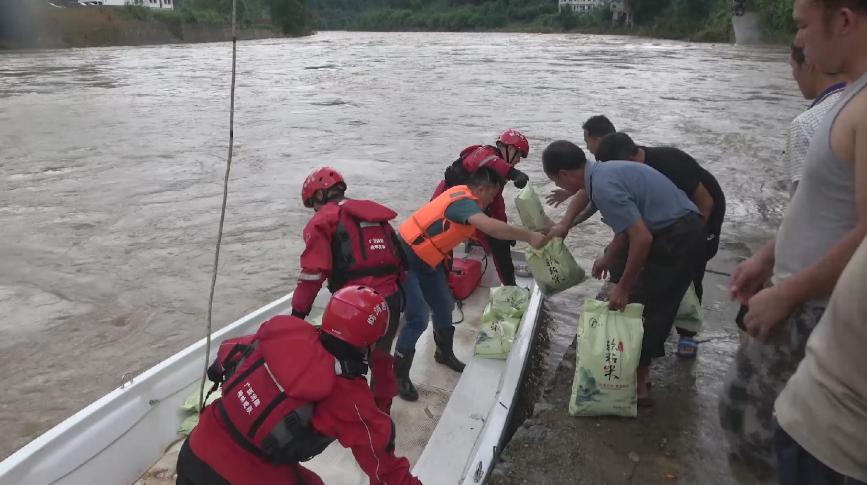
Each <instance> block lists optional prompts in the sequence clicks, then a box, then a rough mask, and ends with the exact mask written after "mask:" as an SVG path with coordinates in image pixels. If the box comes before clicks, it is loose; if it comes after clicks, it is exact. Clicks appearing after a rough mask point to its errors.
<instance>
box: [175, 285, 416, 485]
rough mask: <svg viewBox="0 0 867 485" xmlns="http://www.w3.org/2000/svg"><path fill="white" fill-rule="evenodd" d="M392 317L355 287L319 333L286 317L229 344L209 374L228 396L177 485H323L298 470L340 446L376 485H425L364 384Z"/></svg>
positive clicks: (209, 418)
mask: <svg viewBox="0 0 867 485" xmlns="http://www.w3.org/2000/svg"><path fill="white" fill-rule="evenodd" d="M389 317H390V313H389V309H388V303H387V302H386V300H385V298H384V297H383V296H382V295H380V294H379V293H378V292H377V291H376V290H374V289H373V288H370V287H366V286H347V287H345V288H343V289H341V290H339V291H337V292H336V293H335V294H334V295H333V296H332V298H331V301H330V302H329V303H328V306H327V307H326V308H325V314H324V315H323V317H322V328H321V329H317V328H316V327H314V326H312V325H310V324H308V323H307V322H305V321H304V320H302V319H300V318H297V317H294V316H290V315H279V316H276V317H274V318H272V319H270V320H268V321H267V322H265V323H263V324H262V326H261V327H259V330H258V331H257V332H256V334H254V335H248V336H244V337H238V338H234V339H229V340H227V341H224V342H223V343H222V344H221V345H220V349H219V351H218V354H217V359H216V361H215V363H214V364H213V365H212V366H211V368H209V369H208V377H209V378H210V379H211V380H213V381H214V382H215V383H219V385H220V389H221V391H222V396H221V397H220V398H218V399H217V400H216V401H214V402H213V403H211V404H209V405H208V406H206V407H205V408H204V409H203V410H202V413H201V415H200V417H199V424H198V425H197V426H196V427H195V428H194V429H193V432H192V433H191V434H190V436H189V438H187V440H186V441H185V442H184V444H183V446H182V447H181V451H180V453H179V455H178V465H177V482H176V483H177V485H261V484H268V485H294V484H305V485H314V484H322V483H323V482H322V480H321V479H320V478H319V476H318V475H316V474H315V473H314V472H312V471H311V470H309V469H307V468H305V467H303V466H301V465H300V463H301V462H304V461H307V460H309V459H311V458H312V457H314V456H316V455H318V454H319V453H321V452H322V451H323V450H325V448H326V447H328V445H329V444H331V442H333V441H334V440H335V439H336V440H338V441H339V442H340V444H341V445H343V446H344V447H346V448H350V449H351V450H352V453H353V455H355V459H356V460H357V461H358V464H359V466H360V467H361V469H362V470H364V472H365V473H366V474H367V475H368V476H369V477H370V483H371V484H374V485H376V484H383V485H384V484H389V485H397V484H404V485H407V484H408V485H415V484H420V483H421V482H420V481H419V480H418V479H417V478H415V477H413V476H412V475H411V474H410V464H409V461H408V460H407V459H406V458H398V457H397V456H395V454H394V437H395V429H394V423H393V422H392V421H391V418H389V416H388V414H386V413H384V412H382V411H381V410H380V409H379V408H377V406H376V403H375V402H374V400H373V395H372V394H371V391H370V388H369V387H368V386H367V380H366V379H365V374H366V373H367V359H366V357H367V354H368V352H369V349H370V346H371V345H373V344H374V343H375V342H377V341H378V340H379V339H380V338H382V336H383V335H384V334H385V332H386V330H387V329H388V325H389Z"/></svg>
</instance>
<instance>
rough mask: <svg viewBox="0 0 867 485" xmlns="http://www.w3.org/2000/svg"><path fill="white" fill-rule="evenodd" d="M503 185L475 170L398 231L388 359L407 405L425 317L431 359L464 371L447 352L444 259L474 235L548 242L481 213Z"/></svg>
mask: <svg viewBox="0 0 867 485" xmlns="http://www.w3.org/2000/svg"><path fill="white" fill-rule="evenodd" d="M505 183H506V181H505V179H504V178H503V177H502V176H501V175H500V173H499V172H497V171H496V170H494V169H493V168H490V167H481V168H479V169H477V170H476V171H475V172H473V174H472V175H470V177H469V180H468V181H467V184H466V185H458V186H455V187H452V188H450V189H448V190H446V191H445V192H443V193H442V194H441V195H439V196H438V197H436V198H435V199H433V200H432V201H430V202H428V203H427V204H426V205H424V206H423V207H422V208H421V209H419V210H417V211H416V212H415V213H414V214H412V216H410V218H409V219H408V220H407V221H405V222H404V223H403V224H402V225H401V226H400V238H401V244H402V245H403V248H404V252H405V253H406V257H407V263H408V266H409V270H408V271H407V278H406V282H405V283H404V285H403V289H404V292H405V294H406V309H405V310H404V316H405V318H406V322H405V324H404V326H403V329H402V330H401V331H400V335H399V336H398V338H397V345H396V346H395V353H394V358H395V371H396V372H397V382H398V388H399V390H400V397H401V398H403V399H405V400H407V401H415V400H416V399H418V392H417V391H416V389H415V386H414V385H413V383H412V381H411V380H410V378H409V371H410V367H412V361H413V356H414V355H415V344H416V342H417V341H418V339H419V337H420V336H421V334H422V332H424V330H425V328H426V327H427V321H428V316H429V314H430V313H432V314H433V325H434V342H435V343H436V351H435V353H434V359H435V360H436V361H437V362H438V363H440V364H443V365H445V366H447V367H449V368H450V369H452V370H454V371H457V372H461V371H463V369H464V364H463V362H461V361H460V360H458V358H457V357H455V354H454V349H453V342H454V334H455V329H454V327H453V326H452V309H453V308H454V300H453V298H452V295H451V292H450V291H449V285H448V280H447V277H446V272H445V269H444V267H443V261H444V260H445V258H446V256H447V255H448V254H450V253H451V251H452V250H453V249H454V248H455V247H457V246H458V245H459V244H460V243H462V242H464V241H466V240H468V239H470V238H471V237H472V236H473V234H474V233H475V232H476V230H478V231H481V232H482V233H484V234H486V235H488V236H492V237H494V238H497V239H500V240H504V241H508V240H510V239H515V240H519V241H525V242H528V243H530V245H532V246H533V247H536V248H540V247H542V246H544V245H545V243H547V242H548V238H547V237H546V236H544V235H542V234H540V233H538V232H530V231H527V230H526V229H522V228H518V227H514V226H510V225H508V224H506V223H505V222H503V221H501V220H499V219H495V218H492V217H490V216H488V215H487V214H485V212H484V210H485V209H486V208H487V207H489V206H490V205H491V202H493V201H494V200H495V199H496V198H497V197H498V196H499V195H500V192H501V191H502V189H503V184H505Z"/></svg>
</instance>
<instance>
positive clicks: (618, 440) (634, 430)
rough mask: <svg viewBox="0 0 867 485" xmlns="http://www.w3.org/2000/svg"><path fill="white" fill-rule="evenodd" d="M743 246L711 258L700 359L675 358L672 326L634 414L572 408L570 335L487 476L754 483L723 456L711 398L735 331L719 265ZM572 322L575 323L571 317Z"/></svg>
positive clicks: (546, 483)
mask: <svg viewBox="0 0 867 485" xmlns="http://www.w3.org/2000/svg"><path fill="white" fill-rule="evenodd" d="M745 253H746V252H745V251H744V250H743V249H741V250H740V251H733V250H723V251H721V252H720V254H719V255H717V257H716V258H715V259H714V260H713V261H712V262H711V264H710V265H709V269H710V270H711V271H712V272H709V273H707V274H706V276H705V280H704V287H705V300H704V303H703V307H704V312H705V320H704V327H703V330H702V332H701V334H700V335H698V336H697V337H696V338H697V340H698V341H699V342H701V343H700V345H699V353H698V358H697V359H695V360H684V359H680V358H678V357H677V356H675V355H674V350H675V342H676V335H675V334H674V333H672V336H671V338H670V339H669V342H668V347H667V352H668V355H667V356H666V357H664V358H661V359H658V360H656V361H655V362H654V364H653V367H652V372H653V374H652V375H653V391H652V397H653V399H654V401H655V405H654V407H652V408H649V409H648V408H639V413H638V418H636V419H629V418H616V417H603V418H594V417H572V416H569V414H568V412H567V408H568V404H569V398H570V395H571V391H572V380H573V377H574V373H575V345H574V343H573V344H572V345H571V346H570V347H569V348H568V349H566V351H565V355H564V356H563V359H562V360H561V361H560V362H559V365H557V366H556V370H555V371H554V375H553V379H551V380H550V381H548V382H547V385H546V388H545V390H544V394H543V396H542V398H541V399H540V400H539V402H538V403H537V404H536V406H535V412H534V414H533V415H532V416H531V417H530V419H528V420H527V421H526V422H525V423H524V424H523V425H522V426H521V427H520V428H519V429H518V431H517V432H516V433H515V435H514V437H513V439H512V441H511V442H510V443H509V444H508V445H507V447H506V449H505V451H504V452H503V454H502V456H501V461H500V462H499V463H498V465H497V467H496V469H495V472H494V476H493V480H492V483H493V484H494V485H519V484H538V485H554V484H621V483H622V484H627V483H629V484H645V483H682V484H697V483H701V484H721V485H723V484H739V483H740V484H752V483H758V482H757V480H756V479H755V478H754V477H753V476H752V475H751V474H750V472H749V471H748V470H747V469H745V468H744V467H743V466H740V465H739V464H738V463H730V462H729V459H728V453H727V452H726V444H725V438H724V437H723V435H722V430H721V429H720V426H719V419H718V415H717V396H718V394H719V392H720V390H721V389H722V385H723V379H724V377H725V375H726V373H727V371H728V368H729V364H730V363H731V361H732V358H733V355H734V352H735V350H736V348H737V345H738V339H739V336H738V329H737V327H736V325H735V323H734V317H735V315H736V314H737V310H738V306H737V305H736V304H735V303H733V302H730V301H729V300H728V297H727V287H728V277H727V276H724V275H721V274H718V273H730V272H731V270H732V268H733V266H734V265H735V264H736V262H737V261H739V259H740V258H741V257H743V256H744V255H745ZM573 320H574V322H575V323H574V325H573V327H575V326H577V316H573ZM564 326H565V325H564ZM573 342H574V341H573Z"/></svg>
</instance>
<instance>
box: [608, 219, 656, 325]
mask: <svg viewBox="0 0 867 485" xmlns="http://www.w3.org/2000/svg"><path fill="white" fill-rule="evenodd" d="M626 239H628V240H629V255H628V256H627V258H626V269H625V270H624V271H623V276H621V277H620V281H619V282H618V283H617V285H615V286H614V288H612V289H611V290H609V291H608V308H611V309H612V310H622V309H623V308H624V307H626V304H627V303H629V293H630V291H631V290H632V287H633V286H634V285H635V281H636V280H637V279H638V274H639V273H640V272H641V268H643V267H644V263H646V262H647V256H648V255H649V254H650V245H651V244H653V234H651V233H650V231H649V230H648V229H647V226H646V225H645V224H644V221H643V220H641V219H638V220H637V221H635V222H633V223H632V225H631V226H629V227H628V228H626V232H625V233H621V234H618V235H617V236H616V237H615V238H614V240H613V241H611V245H609V246H608V250H609V251H612V250H616V249H617V246H618V245H621V244H625V241H626ZM620 250H621V251H622V250H623V249H622V246H621V247H620Z"/></svg>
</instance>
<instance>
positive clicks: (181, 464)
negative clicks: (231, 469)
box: [175, 438, 232, 485]
mask: <svg viewBox="0 0 867 485" xmlns="http://www.w3.org/2000/svg"><path fill="white" fill-rule="evenodd" d="M175 484H176V485H232V484H231V483H229V482H228V481H227V480H226V479H224V478H223V477H221V476H220V475H217V472H215V471H214V469H213V468H211V467H210V466H208V464H207V463H205V462H204V461H202V460H201V459H200V458H199V457H198V456H196V455H195V454H194V453H193V450H191V449H190V440H189V438H188V439H187V440H186V441H184V444H183V445H182V446H181V451H180V453H178V478H177V480H176V481H175Z"/></svg>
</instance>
